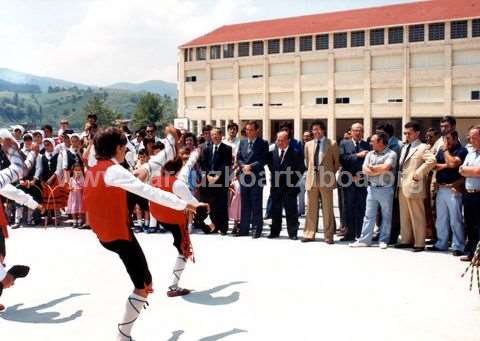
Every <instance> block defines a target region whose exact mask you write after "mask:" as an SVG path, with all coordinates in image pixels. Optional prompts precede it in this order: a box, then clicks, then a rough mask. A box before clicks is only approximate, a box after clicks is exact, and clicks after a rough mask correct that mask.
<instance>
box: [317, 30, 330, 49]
mask: <svg viewBox="0 0 480 341" xmlns="http://www.w3.org/2000/svg"><path fill="white" fill-rule="evenodd" d="M315 45H316V47H315V48H316V49H317V50H328V34H320V35H318V36H316V37H315Z"/></svg>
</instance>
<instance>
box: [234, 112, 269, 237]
mask: <svg viewBox="0 0 480 341" xmlns="http://www.w3.org/2000/svg"><path fill="white" fill-rule="evenodd" d="M258 128H259V127H258V123H257V122H255V121H250V122H248V123H247V125H246V129H245V132H246V135H247V138H246V139H243V140H242V141H240V146H239V147H238V153H237V162H238V166H239V168H240V172H241V173H240V174H241V176H240V194H241V197H242V204H241V206H242V211H241V212H242V214H241V215H242V217H241V220H240V233H239V235H240V236H248V235H249V233H250V226H251V227H252V229H253V231H254V233H253V238H254V239H256V238H260V237H261V235H262V229H263V219H262V206H263V202H262V201H263V186H264V185H265V170H264V167H265V163H266V158H267V156H268V155H267V154H268V143H267V141H265V140H263V139H261V138H260V137H258Z"/></svg>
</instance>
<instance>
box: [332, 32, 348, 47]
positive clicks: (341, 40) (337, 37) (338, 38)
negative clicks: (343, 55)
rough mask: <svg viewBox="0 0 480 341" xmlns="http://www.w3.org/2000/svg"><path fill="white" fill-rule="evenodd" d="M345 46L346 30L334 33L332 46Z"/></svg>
mask: <svg viewBox="0 0 480 341" xmlns="http://www.w3.org/2000/svg"><path fill="white" fill-rule="evenodd" d="M345 47H347V32H342V33H335V34H334V35H333V48H335V49H343V48H345Z"/></svg>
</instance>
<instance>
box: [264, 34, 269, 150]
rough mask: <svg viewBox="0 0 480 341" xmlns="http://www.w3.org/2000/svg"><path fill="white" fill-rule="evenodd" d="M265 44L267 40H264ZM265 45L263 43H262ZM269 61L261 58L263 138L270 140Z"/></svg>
mask: <svg viewBox="0 0 480 341" xmlns="http://www.w3.org/2000/svg"><path fill="white" fill-rule="evenodd" d="M264 44H267V41H265V42H264ZM264 46H265V45H264ZM270 130H271V122H270V63H269V59H268V56H265V58H264V59H263V128H262V132H263V139H264V140H267V141H268V142H270Z"/></svg>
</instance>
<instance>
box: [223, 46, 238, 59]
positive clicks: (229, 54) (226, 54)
mask: <svg viewBox="0 0 480 341" xmlns="http://www.w3.org/2000/svg"><path fill="white" fill-rule="evenodd" d="M234 55H235V44H225V45H223V58H233V57H234Z"/></svg>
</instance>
